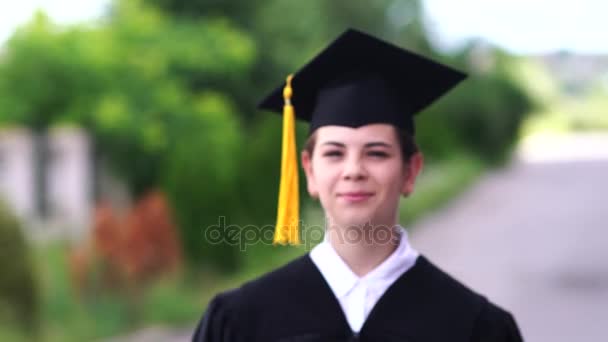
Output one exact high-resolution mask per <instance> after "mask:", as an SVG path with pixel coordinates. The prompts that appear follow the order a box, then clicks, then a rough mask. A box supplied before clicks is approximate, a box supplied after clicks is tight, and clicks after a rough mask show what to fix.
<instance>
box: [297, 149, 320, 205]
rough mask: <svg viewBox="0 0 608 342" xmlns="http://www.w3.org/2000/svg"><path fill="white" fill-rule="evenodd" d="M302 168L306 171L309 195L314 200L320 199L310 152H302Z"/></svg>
mask: <svg viewBox="0 0 608 342" xmlns="http://www.w3.org/2000/svg"><path fill="white" fill-rule="evenodd" d="M301 159H302V168H303V169H304V175H305V176H306V188H307V190H308V194H309V195H310V197H312V198H319V191H318V190H317V185H316V184H315V179H314V176H313V171H312V156H311V155H310V153H308V151H302V158H301Z"/></svg>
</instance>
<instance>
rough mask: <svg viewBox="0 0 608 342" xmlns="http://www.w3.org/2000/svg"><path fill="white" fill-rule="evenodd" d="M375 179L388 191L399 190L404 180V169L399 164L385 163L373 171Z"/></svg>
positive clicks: (396, 191) (398, 191)
mask: <svg viewBox="0 0 608 342" xmlns="http://www.w3.org/2000/svg"><path fill="white" fill-rule="evenodd" d="M375 175H376V177H375V179H376V181H377V182H378V183H379V184H380V185H382V186H383V187H385V188H386V190H387V191H388V192H391V193H392V192H395V193H400V192H401V186H402V185H403V184H404V182H405V176H404V170H403V168H402V167H401V165H399V164H395V165H386V166H385V167H381V168H378V169H377V170H376V171H375Z"/></svg>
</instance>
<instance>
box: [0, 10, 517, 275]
mask: <svg viewBox="0 0 608 342" xmlns="http://www.w3.org/2000/svg"><path fill="white" fill-rule="evenodd" d="M320 13H322V15H319V14H320ZM347 27H355V28H359V29H363V30H365V31H368V32H372V33H374V34H376V35H379V36H381V37H384V38H386V39H388V40H391V41H394V42H396V43H398V44H399V45H403V46H406V47H408V48H411V49H413V50H415V51H418V52H420V53H423V54H425V55H428V56H429V57H435V58H441V59H442V60H444V61H448V62H450V64H454V63H451V62H453V61H454V58H447V57H443V56H438V55H437V54H436V53H435V52H434V51H433V49H432V47H431V46H430V44H429V42H428V39H427V38H426V34H425V32H424V28H423V25H422V14H421V5H420V2H419V1H418V0H375V1H371V2H366V3H358V2H353V1H348V0H336V1H321V0H311V1H300V2H286V1H281V0H270V1H265V2H255V1H242V0H239V1H229V2H226V1H223V2H222V1H210V0H194V1H193V0H187V1H185V0H115V1H114V2H113V5H112V9H111V10H110V11H109V12H108V15H107V16H106V18H105V19H104V20H103V21H102V22H99V23H98V25H97V26H71V27H58V26H56V25H54V24H53V23H52V22H50V20H49V19H48V18H46V17H45V16H44V15H43V14H41V13H39V14H37V15H36V17H35V18H34V19H33V20H32V22H31V23H29V24H28V25H26V26H25V27H23V28H21V29H20V30H19V31H18V32H17V33H16V34H15V35H14V36H13V37H12V38H11V40H10V41H9V43H8V45H7V46H6V49H5V50H4V52H3V57H2V62H0V122H4V123H10V124H14V123H17V124H24V125H28V126H31V127H35V128H37V129H38V131H42V130H44V129H45V128H47V127H48V126H52V125H58V124H76V125H80V126H82V127H84V128H86V129H87V130H88V131H90V132H91V134H92V136H93V141H94V148H95V155H96V156H99V159H100V160H102V161H104V162H106V163H107V164H109V166H110V167H111V168H112V169H113V171H115V173H117V174H118V175H120V176H121V177H122V178H123V179H124V180H126V182H127V183H128V185H129V187H130V189H131V191H132V193H133V194H134V195H135V196H139V195H140V194H142V193H144V192H146V191H147V190H149V189H150V188H158V187H161V188H162V190H164V191H165V192H166V193H167V194H168V195H169V197H170V199H171V204H172V207H173V209H174V211H175V213H176V215H177V217H176V219H177V222H178V223H179V226H180V230H181V238H182V241H183V244H184V246H185V252H186V255H187V256H188V259H189V261H190V263H191V264H200V263H202V262H208V263H211V264H215V265H217V266H219V267H221V268H225V269H235V267H237V266H238V265H239V264H242V258H243V255H242V254H239V253H237V252H235V250H234V248H233V247H231V246H226V245H224V246H222V245H211V244H208V243H206V242H204V240H205V239H204V236H203V235H202V233H203V232H204V229H205V228H206V227H208V226H210V225H213V224H217V223H218V221H219V217H221V216H223V217H226V224H256V225H258V226H263V225H267V226H268V227H270V228H268V229H272V228H271V225H272V224H273V223H274V219H275V214H276V194H277V188H278V174H279V156H280V153H279V149H280V144H279V142H280V127H281V124H280V117H279V116H272V115H270V116H269V115H267V114H256V113H255V105H256V102H257V101H258V100H259V98H260V97H261V96H262V95H264V94H265V93H266V92H267V91H268V90H269V89H271V88H273V87H274V86H276V84H277V83H279V81H280V80H281V79H283V77H284V76H285V75H287V74H288V73H291V72H293V71H295V70H296V68H297V67H298V66H299V65H301V64H302V63H304V62H306V61H307V60H308V59H309V58H310V57H312V56H313V55H314V54H315V53H316V52H318V51H319V49H320V48H321V47H322V46H324V44H325V43H326V42H327V41H329V40H330V39H332V38H333V37H335V36H336V35H337V34H338V33H340V32H342V31H343V30H344V29H345V28H347ZM468 54H469V52H467V51H465V52H463V53H462V55H461V56H458V57H457V58H458V60H459V62H460V64H461V65H465V61H466V60H467V56H468ZM508 68H509V61H508V59H503V58H499V59H498V60H497V67H496V68H495V70H492V71H491V72H489V73H484V74H476V75H473V77H471V78H470V79H469V80H468V81H467V82H466V83H465V84H464V85H463V87H461V88H460V89H458V90H457V91H455V92H454V93H453V94H450V95H449V96H448V97H446V98H445V99H444V100H443V101H442V102H441V104H439V105H437V106H433V107H431V108H430V109H429V110H428V111H426V112H425V113H424V114H423V115H421V116H420V118H419V119H418V129H417V139H418V140H419V142H420V145H421V146H422V149H423V151H424V152H425V153H426V154H428V155H429V159H432V160H442V159H446V158H450V157H452V156H453V155H454V154H459V153H461V152H463V151H465V152H469V153H474V154H477V155H480V156H482V157H483V158H484V159H485V160H489V161H498V160H501V159H502V158H503V157H504V156H505V155H506V153H507V152H508V150H509V146H510V145H511V144H512V143H513V141H514V139H515V137H516V133H517V131H518V127H519V123H520V122H521V120H522V118H523V115H524V114H525V113H526V112H527V110H528V109H529V106H528V102H527V100H526V99H525V96H524V94H523V93H522V91H521V89H520V88H519V85H518V83H516V82H515V81H513V78H512V77H511V76H510V75H509V73H508ZM305 135H306V128H305V127H300V129H299V137H300V142H302V141H303V138H304V136H305ZM300 146H301V144H300ZM302 184H304V183H303V180H302ZM302 197H303V199H305V198H306V196H304V194H303V196H302Z"/></svg>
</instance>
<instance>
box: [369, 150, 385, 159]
mask: <svg viewBox="0 0 608 342" xmlns="http://www.w3.org/2000/svg"><path fill="white" fill-rule="evenodd" d="M367 155H368V156H370V157H374V158H388V156H389V154H388V153H387V152H385V151H373V150H372V151H369V152H367Z"/></svg>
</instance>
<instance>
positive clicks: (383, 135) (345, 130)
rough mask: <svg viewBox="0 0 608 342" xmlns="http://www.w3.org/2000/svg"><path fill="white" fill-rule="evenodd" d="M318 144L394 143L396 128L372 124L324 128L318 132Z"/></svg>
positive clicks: (388, 125) (320, 128)
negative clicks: (331, 142)
mask: <svg viewBox="0 0 608 342" xmlns="http://www.w3.org/2000/svg"><path fill="white" fill-rule="evenodd" d="M315 134H316V136H317V144H323V143H324V142H328V141H333V142H341V143H345V144H348V143H366V142H369V141H372V140H373V141H382V142H386V143H392V142H395V141H396V140H397V135H396V132H395V127H394V126H393V125H390V124H370V125H364V126H360V127H356V128H353V127H347V126H323V127H319V128H318V129H317V130H316V133H315Z"/></svg>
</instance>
